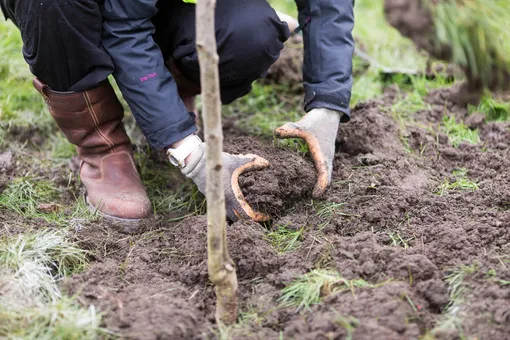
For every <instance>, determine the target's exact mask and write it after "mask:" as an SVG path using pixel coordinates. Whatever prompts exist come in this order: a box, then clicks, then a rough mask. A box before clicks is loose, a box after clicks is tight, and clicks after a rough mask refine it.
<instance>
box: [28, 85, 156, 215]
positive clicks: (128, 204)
mask: <svg viewBox="0 0 510 340" xmlns="http://www.w3.org/2000/svg"><path fill="white" fill-rule="evenodd" d="M34 86H35V88H36V89H37V90H38V91H39V92H40V93H41V94H42V95H43V97H44V100H45V101H46V104H47V106H48V109H49V111H50V113H51V115H52V117H53V118H54V119H55V121H56V123H57V125H58V126H59V127H60V129H61V130H62V132H63V133H64V134H65V135H66V137H67V139H68V140H69V142H71V143H72V144H74V145H76V146H77V149H78V155H79V157H80V158H81V160H82V163H81V167H80V178H81V181H82V183H83V184H84V186H85V188H86V189H87V200H88V202H89V203H90V204H91V205H93V206H94V207H96V208H97V209H98V210H99V211H101V212H102V213H104V214H106V215H110V216H112V217H117V218H121V219H139V218H144V217H147V216H148V215H149V213H150V210H151V206H150V202H149V200H148V198H147V194H146V192H145V188H144V187H143V185H142V183H141V181H140V177H139V175H138V172H137V170H136V166H135V163H134V161H133V156H132V152H133V151H132V146H131V142H130V140H129V137H128V135H127V134H126V131H125V130H124V126H123V125H122V118H123V117H124V110H123V108H122V105H121V104H120V102H119V100H118V99H117V96H116V95H115V92H114V91H113V88H112V87H111V85H110V83H109V82H107V81H105V82H103V83H102V84H101V85H99V86H98V87H97V88H95V89H92V90H88V91H84V92H69V93H67V92H55V91H52V90H51V89H50V88H49V87H48V86H47V85H45V84H43V83H42V82H41V81H39V80H38V79H35V80H34Z"/></svg>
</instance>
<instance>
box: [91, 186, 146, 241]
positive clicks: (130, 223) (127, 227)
mask: <svg viewBox="0 0 510 340" xmlns="http://www.w3.org/2000/svg"><path fill="white" fill-rule="evenodd" d="M85 202H86V203H87V206H88V208H89V210H90V211H91V212H93V213H96V214H99V215H101V217H103V218H105V219H107V220H108V221H109V222H113V223H114V224H115V225H116V226H119V227H121V228H122V229H121V230H120V231H121V232H122V233H126V234H134V233H136V232H137V231H138V228H139V227H140V226H142V225H143V224H144V222H146V221H148V220H149V219H150V217H147V218H137V219H135V218H122V217H117V216H112V215H109V214H107V213H104V212H102V211H101V210H99V209H97V207H95V206H94V205H93V204H91V203H90V202H89V200H88V197H87V195H85Z"/></svg>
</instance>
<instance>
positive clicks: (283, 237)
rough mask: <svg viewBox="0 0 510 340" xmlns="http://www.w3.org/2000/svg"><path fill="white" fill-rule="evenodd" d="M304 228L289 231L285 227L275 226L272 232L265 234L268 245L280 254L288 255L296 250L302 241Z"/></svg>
mask: <svg viewBox="0 0 510 340" xmlns="http://www.w3.org/2000/svg"><path fill="white" fill-rule="evenodd" d="M304 232H305V228H304V227H303V228H299V229H298V230H291V229H288V228H286V227H285V226H276V229H275V230H274V231H271V232H269V233H267V234H266V238H267V240H268V241H269V243H270V244H271V245H272V246H273V247H274V248H275V249H276V250H277V251H278V252H279V253H280V254H284V253H288V252H290V251H292V250H295V249H297V248H298V247H299V246H300V244H301V242H302V241H303V234H304Z"/></svg>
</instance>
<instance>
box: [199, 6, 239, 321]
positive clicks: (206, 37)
mask: <svg viewBox="0 0 510 340" xmlns="http://www.w3.org/2000/svg"><path fill="white" fill-rule="evenodd" d="M215 7H216V0H200V1H197V5H196V22H197V27H196V32H197V37H196V44H197V51H198V60H199V64H200V81H201V88H202V116H203V120H204V135H205V142H206V167H207V177H206V178H207V189H206V199H207V264H208V270H209V279H210V280H211V282H212V283H213V284H214V286H215V290H216V320H217V322H218V323H220V322H222V323H225V324H233V323H235V322H236V319H237V276H236V272H235V267H234V263H233V261H232V259H231V258H230V255H229V253H228V249H227V237H226V227H227V225H226V211H225V193H224V191H223V180H222V176H221V174H222V167H223V166H222V160H221V153H222V144H223V132H222V126H221V101H220V84H219V73H218V59H219V57H218V53H217V51H216V35H215V32H216V31H215V26H214V12H215Z"/></svg>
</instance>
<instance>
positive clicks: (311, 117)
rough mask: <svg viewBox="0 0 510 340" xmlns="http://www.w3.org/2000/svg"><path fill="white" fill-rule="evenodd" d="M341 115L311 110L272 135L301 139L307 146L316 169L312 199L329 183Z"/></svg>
mask: <svg viewBox="0 0 510 340" xmlns="http://www.w3.org/2000/svg"><path fill="white" fill-rule="evenodd" d="M342 115H343V113H342V112H340V111H334V110H329V109H320V108H319V109H313V110H311V111H310V112H308V113H307V114H306V115H305V116H304V117H303V118H302V119H301V120H299V121H298V122H295V123H293V122H290V123H287V124H285V125H283V126H281V127H279V128H277V129H276V130H275V131H274V133H275V135H276V137H278V138H301V139H303V140H304V141H305V142H306V143H307V144H308V149H309V150H310V153H311V155H312V158H313V161H314V163H315V168H316V169H317V183H316V184H315V187H314V189H313V193H312V195H313V197H319V196H321V195H322V194H323V193H324V191H326V188H327V186H328V185H329V184H330V183H331V173H332V171H333V158H334V156H335V139H336V135H337V133H338V125H339V124H340V118H341V117H342Z"/></svg>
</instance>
